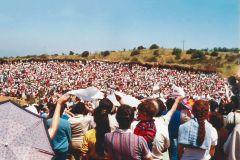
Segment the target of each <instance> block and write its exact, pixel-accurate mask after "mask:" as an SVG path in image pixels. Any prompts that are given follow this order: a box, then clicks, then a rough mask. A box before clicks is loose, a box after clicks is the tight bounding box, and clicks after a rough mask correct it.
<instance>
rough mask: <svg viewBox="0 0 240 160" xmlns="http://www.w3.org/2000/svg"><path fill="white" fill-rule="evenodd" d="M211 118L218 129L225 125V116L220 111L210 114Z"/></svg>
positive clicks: (211, 121)
mask: <svg viewBox="0 0 240 160" xmlns="http://www.w3.org/2000/svg"><path fill="white" fill-rule="evenodd" d="M209 120H210V123H211V124H212V125H213V127H214V128H216V129H221V128H222V127H223V125H224V119H223V116H222V115H221V114H220V113H218V112H214V113H212V114H211V115H210V118H209Z"/></svg>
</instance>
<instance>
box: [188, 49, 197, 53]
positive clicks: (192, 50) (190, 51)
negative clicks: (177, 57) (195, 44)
mask: <svg viewBox="0 0 240 160" xmlns="http://www.w3.org/2000/svg"><path fill="white" fill-rule="evenodd" d="M195 51H196V49H191V48H190V49H189V50H187V52H186V54H192V53H194V52H195Z"/></svg>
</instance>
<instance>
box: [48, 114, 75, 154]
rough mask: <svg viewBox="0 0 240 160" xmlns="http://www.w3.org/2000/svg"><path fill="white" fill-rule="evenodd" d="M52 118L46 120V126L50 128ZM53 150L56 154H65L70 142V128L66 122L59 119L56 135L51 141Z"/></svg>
mask: <svg viewBox="0 0 240 160" xmlns="http://www.w3.org/2000/svg"><path fill="white" fill-rule="evenodd" d="M51 122H52V118H51V119H48V120H47V126H48V128H49V127H50V125H51ZM52 142H53V147H54V150H57V151H58V152H62V153H63V152H67V151H68V146H69V143H70V142H71V127H70V124H69V122H68V121H67V120H65V119H62V118H60V122H59V126H58V130H57V133H56V134H55V136H54V138H53V140H52Z"/></svg>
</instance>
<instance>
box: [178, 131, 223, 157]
mask: <svg viewBox="0 0 240 160" xmlns="http://www.w3.org/2000/svg"><path fill="white" fill-rule="evenodd" d="M217 141H218V134H217V130H216V129H215V128H214V127H212V131H211V145H210V146H209V148H208V150H205V149H196V148H185V150H184V152H183V156H182V158H181V160H189V159H196V160H209V159H210V158H211V156H210V154H209V152H210V149H211V146H216V145H217Z"/></svg>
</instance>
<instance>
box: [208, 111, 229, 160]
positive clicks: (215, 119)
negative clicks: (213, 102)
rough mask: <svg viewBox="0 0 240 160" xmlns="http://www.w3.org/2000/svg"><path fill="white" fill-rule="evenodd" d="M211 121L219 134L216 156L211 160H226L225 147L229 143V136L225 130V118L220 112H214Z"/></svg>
mask: <svg viewBox="0 0 240 160" xmlns="http://www.w3.org/2000/svg"><path fill="white" fill-rule="evenodd" d="M209 120H210V123H211V124H212V125H213V127H214V128H215V129H216V130H217V133H218V144H217V146H216V149H215V154H214V156H213V157H212V158H211V160H226V159H227V155H226V154H224V151H223V145H224V143H225V142H226V141H227V139H228V136H229V134H228V131H227V129H225V128H223V125H224V119H223V116H222V115H221V114H220V113H218V112H214V113H212V114H211V115H210V119H209Z"/></svg>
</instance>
